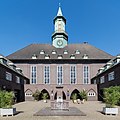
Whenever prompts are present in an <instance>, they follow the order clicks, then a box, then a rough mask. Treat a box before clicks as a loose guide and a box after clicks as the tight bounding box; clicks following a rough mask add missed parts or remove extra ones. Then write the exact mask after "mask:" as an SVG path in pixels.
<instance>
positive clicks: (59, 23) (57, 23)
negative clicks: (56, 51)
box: [52, 3, 68, 48]
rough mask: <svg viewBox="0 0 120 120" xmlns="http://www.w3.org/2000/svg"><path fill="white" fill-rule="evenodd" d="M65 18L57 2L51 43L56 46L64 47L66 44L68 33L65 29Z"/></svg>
mask: <svg viewBox="0 0 120 120" xmlns="http://www.w3.org/2000/svg"><path fill="white" fill-rule="evenodd" d="M65 25H66V19H65V17H64V16H63V14H62V10H61V5H60V3H59V8H58V13H57V16H56V17H55V18H54V33H53V34H52V45H53V46H54V47H56V48H64V47H65V46H67V44H68V34H67V33H66V31H65Z"/></svg>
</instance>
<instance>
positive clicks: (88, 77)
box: [83, 65, 90, 84]
mask: <svg viewBox="0 0 120 120" xmlns="http://www.w3.org/2000/svg"><path fill="white" fill-rule="evenodd" d="M85 67H87V69H88V71H87V76H86V75H85V70H84V69H85ZM85 79H87V81H88V82H87V83H85ZM83 84H90V67H89V66H88V65H84V66H83Z"/></svg>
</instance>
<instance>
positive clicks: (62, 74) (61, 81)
mask: <svg viewBox="0 0 120 120" xmlns="http://www.w3.org/2000/svg"><path fill="white" fill-rule="evenodd" d="M59 67H61V68H62V71H61V73H60V74H62V76H61V79H62V80H61V83H59V82H58V81H59V80H58V79H59V76H58V74H59V71H58V69H59ZM57 84H58V85H61V84H63V66H62V65H59V66H57Z"/></svg>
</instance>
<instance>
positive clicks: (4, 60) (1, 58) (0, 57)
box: [0, 56, 7, 65]
mask: <svg viewBox="0 0 120 120" xmlns="http://www.w3.org/2000/svg"><path fill="white" fill-rule="evenodd" d="M0 62H1V63H2V64H4V65H7V60H6V59H5V58H4V57H3V56H0Z"/></svg>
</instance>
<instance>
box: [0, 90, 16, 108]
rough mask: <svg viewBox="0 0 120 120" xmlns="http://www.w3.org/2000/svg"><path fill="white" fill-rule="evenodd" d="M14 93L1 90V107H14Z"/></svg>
mask: <svg viewBox="0 0 120 120" xmlns="http://www.w3.org/2000/svg"><path fill="white" fill-rule="evenodd" d="M13 98H14V93H13V92H8V91H1V90H0V108H12V104H13Z"/></svg>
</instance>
